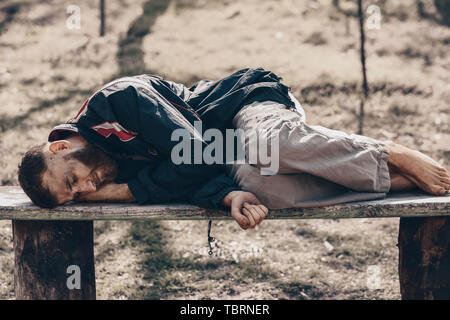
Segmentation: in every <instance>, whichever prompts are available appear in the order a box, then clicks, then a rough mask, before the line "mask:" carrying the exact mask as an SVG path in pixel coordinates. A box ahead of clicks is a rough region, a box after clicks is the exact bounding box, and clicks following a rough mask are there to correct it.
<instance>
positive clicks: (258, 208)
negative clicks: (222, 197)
mask: <svg viewBox="0 0 450 320" xmlns="http://www.w3.org/2000/svg"><path fill="white" fill-rule="evenodd" d="M244 207H245V208H247V210H250V212H255V214H257V215H258V217H259V218H258V219H255V220H258V221H257V222H256V224H259V223H261V221H263V220H264V218H265V217H267V213H268V212H269V210H267V208H266V207H265V206H263V205H251V204H248V203H244Z"/></svg>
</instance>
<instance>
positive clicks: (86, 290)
mask: <svg viewBox="0 0 450 320" xmlns="http://www.w3.org/2000/svg"><path fill="white" fill-rule="evenodd" d="M378 217H400V229H399V236H398V239H399V240H398V247H399V278H400V289H401V295H402V298H403V299H450V250H449V247H450V196H444V197H432V196H429V195H426V194H422V193H408V194H390V195H389V196H388V197H387V198H386V199H383V200H376V201H365V202H353V203H346V204H341V205H334V206H328V207H321V208H305V209H283V210H272V211H271V212H270V214H269V216H268V217H267V219H342V218H378ZM210 218H211V219H232V218H231V217H230V216H229V214H228V213H227V212H224V211H212V210H206V209H202V208H199V207H196V206H192V205H185V204H168V205H148V206H137V205H130V204H85V205H79V204H73V205H64V206H60V207H57V208H55V209H52V210H48V209H40V208H38V207H36V206H34V205H32V204H31V202H30V201H29V199H28V198H27V197H26V195H25V194H24V193H23V192H22V190H21V189H20V187H0V220H12V226H13V228H12V230H13V238H14V260H15V271H14V283H15V294H16V298H17V299H95V297H96V293H95V268H94V239H93V238H94V235H93V220H181V219H184V220H204V219H210ZM69 266H78V267H79V268H80V270H81V272H80V274H81V278H80V279H81V286H80V289H76V288H75V289H74V288H72V289H69V287H68V285H67V279H68V277H69V276H70V273H69V274H68V271H67V268H68V267H69Z"/></svg>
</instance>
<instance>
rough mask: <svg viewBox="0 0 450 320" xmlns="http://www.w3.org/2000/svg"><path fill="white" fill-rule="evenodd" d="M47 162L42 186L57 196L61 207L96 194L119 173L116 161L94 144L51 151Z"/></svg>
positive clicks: (47, 156)
mask: <svg viewBox="0 0 450 320" xmlns="http://www.w3.org/2000/svg"><path fill="white" fill-rule="evenodd" d="M46 160H47V170H46V171H45V173H44V175H43V184H44V186H46V187H48V188H49V190H50V192H51V193H52V194H53V195H55V196H56V198H57V199H58V204H62V203H65V202H68V201H71V200H76V199H77V198H78V197H79V196H81V195H83V194H86V193H90V192H95V191H97V189H99V188H100V187H101V186H102V185H104V184H105V183H108V182H111V181H112V180H113V179H114V178H115V176H116V173H117V169H116V164H115V162H114V161H113V160H112V159H110V158H109V157H108V156H107V155H106V154H105V153H104V152H103V151H102V150H101V149H99V148H97V147H94V146H92V145H86V146H83V147H80V148H76V149H72V148H65V149H61V150H60V151H58V152H56V153H52V152H48V153H47V154H46Z"/></svg>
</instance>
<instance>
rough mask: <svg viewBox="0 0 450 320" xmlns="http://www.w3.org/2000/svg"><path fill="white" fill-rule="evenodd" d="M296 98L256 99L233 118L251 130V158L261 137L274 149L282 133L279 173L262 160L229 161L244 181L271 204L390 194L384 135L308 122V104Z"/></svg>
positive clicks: (234, 173)
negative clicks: (286, 101)
mask: <svg viewBox="0 0 450 320" xmlns="http://www.w3.org/2000/svg"><path fill="white" fill-rule="evenodd" d="M291 97H292V96H291ZM292 98H293V97H292ZM293 99H295V98H293ZM295 102H296V104H297V108H296V110H295V109H287V108H286V107H285V106H284V105H282V104H279V103H276V102H272V101H265V102H254V103H252V104H251V105H248V106H245V107H244V108H243V109H242V110H241V111H239V113H238V114H237V115H236V116H235V118H234V119H233V124H234V126H235V128H236V129H242V130H243V131H245V132H246V136H245V140H244V142H243V144H244V147H245V154H246V157H247V158H248V156H249V154H248V153H249V151H248V150H249V148H250V145H251V144H252V143H255V141H261V139H262V140H264V141H265V142H266V143H267V144H268V145H269V147H267V150H269V151H270V146H271V143H272V142H271V141H274V140H273V139H274V138H275V137H276V138H277V139H278V150H279V152H278V153H279V155H278V161H279V165H278V171H277V173H276V174H274V175H270V176H264V175H261V167H264V166H263V165H262V163H260V162H259V161H257V163H253V164H248V163H246V164H233V165H230V166H228V169H229V173H230V175H231V176H232V177H233V178H234V179H235V181H236V182H237V183H238V184H239V185H240V187H241V188H242V189H243V190H247V191H250V192H252V193H254V194H255V195H256V196H257V197H258V198H259V199H260V200H261V202H262V203H264V204H265V205H266V206H267V207H268V208H270V209H281V208H293V207H314V206H324V205H331V204H337V203H342V202H349V201H362V200H372V199H379V198H383V197H385V195H386V193H387V192H388V191H389V188H390V177H389V170H388V166H387V160H388V157H389V154H388V152H387V151H386V150H385V149H383V147H382V145H381V143H380V141H378V140H375V139H372V138H368V137H364V136H361V135H356V134H346V133H344V132H341V131H337V130H331V129H327V128H324V127H321V126H311V125H308V124H306V119H305V114H304V111H303V109H301V106H300V104H298V101H296V100H295ZM258 139H259V140H258ZM258 146H259V145H258ZM258 159H259V158H258ZM272 161H273V159H272ZM266 166H267V165H266Z"/></svg>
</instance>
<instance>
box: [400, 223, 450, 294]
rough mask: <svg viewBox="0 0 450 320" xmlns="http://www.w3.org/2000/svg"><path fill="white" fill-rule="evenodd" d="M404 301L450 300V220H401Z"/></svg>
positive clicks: (401, 272)
mask: <svg viewBox="0 0 450 320" xmlns="http://www.w3.org/2000/svg"><path fill="white" fill-rule="evenodd" d="M398 247H399V278H400V291H401V294H402V299H405V300H417V299H420V300H441V299H446V300H447V299H450V218H448V217H447V218H445V217H430V218H400V229H399V235H398Z"/></svg>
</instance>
